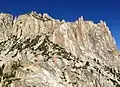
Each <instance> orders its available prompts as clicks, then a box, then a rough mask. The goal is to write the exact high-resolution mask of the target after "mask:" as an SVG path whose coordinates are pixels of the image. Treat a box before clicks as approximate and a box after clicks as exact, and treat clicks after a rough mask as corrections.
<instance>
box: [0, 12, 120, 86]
mask: <svg viewBox="0 0 120 87" xmlns="http://www.w3.org/2000/svg"><path fill="white" fill-rule="evenodd" d="M119 55H120V54H119V51H118V50H117V48H116V44H115V41H114V39H113V38H112V36H111V33H110V31H109V28H108V27H107V26H106V23H105V22H103V21H100V23H98V24H94V23H93V22H92V21H84V19H83V17H81V18H79V19H78V20H76V21H75V22H65V21H64V20H63V21H59V20H55V19H53V18H51V17H50V16H49V15H48V14H43V15H41V14H37V13H35V12H31V13H29V14H24V15H20V16H18V17H16V18H15V19H13V16H12V15H10V14H4V13H1V14H0V87H120V57H119Z"/></svg>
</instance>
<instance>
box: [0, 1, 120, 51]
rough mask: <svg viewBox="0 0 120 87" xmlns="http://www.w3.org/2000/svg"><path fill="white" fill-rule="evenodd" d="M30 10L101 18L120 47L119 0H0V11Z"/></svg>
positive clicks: (60, 16)
mask: <svg viewBox="0 0 120 87" xmlns="http://www.w3.org/2000/svg"><path fill="white" fill-rule="evenodd" d="M31 11H37V13H48V14H50V15H51V16H52V17H54V18H57V19H65V20H66V21H75V20H76V19H78V17H80V16H84V18H85V20H92V21H94V22H95V23H97V22H99V20H101V19H102V20H104V21H106V23H107V25H108V26H109V28H110V30H111V32H112V35H113V37H114V38H115V40H116V43H117V47H118V48H119V49H120V39H119V37H120V0H0V12H7V13H11V14H13V15H14V16H17V15H19V14H24V13H28V12H31Z"/></svg>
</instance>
